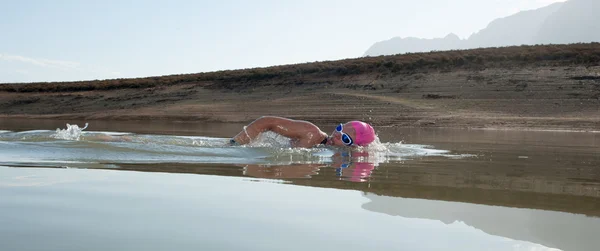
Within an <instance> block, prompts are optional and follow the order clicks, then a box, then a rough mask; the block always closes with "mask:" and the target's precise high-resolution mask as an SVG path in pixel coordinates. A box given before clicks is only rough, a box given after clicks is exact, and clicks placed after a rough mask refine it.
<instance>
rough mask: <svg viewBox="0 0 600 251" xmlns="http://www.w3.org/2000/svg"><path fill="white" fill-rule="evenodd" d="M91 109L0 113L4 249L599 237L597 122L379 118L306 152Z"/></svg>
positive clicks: (444, 245) (575, 246)
mask: <svg viewBox="0 0 600 251" xmlns="http://www.w3.org/2000/svg"><path fill="white" fill-rule="evenodd" d="M88 122H89V126H88V128H86V129H85V130H83V131H81V130H78V129H77V128H75V127H71V128H70V130H66V129H67V126H66V123H71V124H77V125H79V126H80V127H83V126H84V124H85V123H84V122H83V121H58V120H14V119H13V120H2V121H0V250H241V249H243V250H306V249H315V250H365V249H375V250H598V249H599V247H600V240H599V238H597V233H598V232H600V218H599V217H600V134H598V133H582V132H523V131H486V130H458V129H452V130H450V129H407V128H401V129H400V128H377V130H378V132H379V137H380V141H381V143H379V144H377V145H376V146H375V147H371V148H368V149H360V150H349V149H343V148H325V147H323V148H315V149H292V148H289V147H288V146H287V145H286V141H285V139H284V138H281V137H277V136H276V135H269V134H267V135H265V136H264V137H262V138H261V139H259V140H258V142H256V143H255V144H253V145H252V146H251V147H230V146H227V145H226V144H225V142H226V139H227V137H229V136H231V135H233V134H235V133H237V132H238V131H239V130H240V129H241V126H242V125H237V124H209V123H203V124H201V123H168V122H155V123H148V122H109V121H88ZM330 127H331V126H328V125H324V126H323V127H322V128H323V129H325V130H333V127H331V128H330ZM57 128H60V129H59V130H56V129H57Z"/></svg>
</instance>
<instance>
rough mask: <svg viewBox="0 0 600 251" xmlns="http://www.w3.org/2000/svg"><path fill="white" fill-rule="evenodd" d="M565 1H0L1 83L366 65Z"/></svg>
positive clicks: (463, 35)
mask: <svg viewBox="0 0 600 251" xmlns="http://www.w3.org/2000/svg"><path fill="white" fill-rule="evenodd" d="M563 1H564V0H454V1H448V0H371V1H366V0H339V1H338V0H302V1H291V0H289V1H285V0H256V1H250V0H248V1H242V0H240V1H233V0H221V1H200V0H181V1H176V0H172V1H151V0H139V1H137V0H115V1H112V0H103V1H84V0H73V1H67V0H55V1H48V0H43V1H27V0H21V1H16V0H0V82H29V81H68V80H88V79H106V78H126V77H144V76H157V75H167V74H179V73H196V72H206V71H215V70H221V69H239V68H250V67H259V66H271V65H281V64H289V63H302V62H314V61H324V60H336V59H344V58H355V57H360V56H361V55H363V53H364V52H365V51H366V50H367V49H368V48H369V47H370V46H371V45H372V44H373V43H375V42H378V41H382V40H387V39H390V38H392V37H397V36H400V37H408V36H411V37H420V38H434V37H443V36H445V35H447V34H448V33H451V32H453V33H455V34H457V35H458V36H459V37H461V38H467V37H468V36H469V35H471V34H472V33H474V32H477V31H479V30H481V29H483V28H485V26H486V25H487V24H488V23H489V22H490V21H492V20H493V19H496V18H500V17H505V16H508V15H511V14H514V13H516V12H518V11H521V10H530V9H536V8H539V7H543V6H546V5H549V4H551V3H554V2H563Z"/></svg>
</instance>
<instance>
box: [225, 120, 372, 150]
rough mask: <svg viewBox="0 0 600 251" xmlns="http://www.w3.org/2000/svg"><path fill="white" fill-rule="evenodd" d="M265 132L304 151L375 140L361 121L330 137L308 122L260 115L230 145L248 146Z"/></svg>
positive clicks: (345, 126) (344, 125)
mask: <svg viewBox="0 0 600 251" xmlns="http://www.w3.org/2000/svg"><path fill="white" fill-rule="evenodd" d="M266 131H272V132H275V133H277V134H280V135H282V136H285V137H288V138H290V139H291V144H292V146H293V147H304V148H309V147H313V146H317V145H329V146H367V145H369V144H370V143H372V142H373V141H374V140H375V137H376V135H375V130H374V129H373V127H372V126H371V125H369V124H367V123H365V122H362V121H350V122H348V123H345V124H339V125H337V126H336V128H335V130H334V131H333V132H332V133H331V135H327V134H326V133H324V132H323V131H321V129H319V127H317V126H316V125H314V124H313V123H310V122H308V121H304V120H292V119H287V118H282V117H273V116H263V117H260V118H258V119H256V120H254V121H253V122H252V123H250V124H249V125H248V126H246V127H244V130H242V131H241V132H240V133H238V134H237V135H236V136H235V137H233V138H232V139H231V140H230V144H232V145H245V144H248V143H250V142H251V141H252V139H255V138H256V137H258V135H259V134H260V133H262V132H266Z"/></svg>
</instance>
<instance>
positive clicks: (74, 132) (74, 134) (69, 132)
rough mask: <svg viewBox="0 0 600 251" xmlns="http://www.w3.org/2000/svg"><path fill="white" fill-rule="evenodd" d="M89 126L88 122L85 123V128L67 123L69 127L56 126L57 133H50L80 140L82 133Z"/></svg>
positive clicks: (54, 136) (56, 136)
mask: <svg viewBox="0 0 600 251" xmlns="http://www.w3.org/2000/svg"><path fill="white" fill-rule="evenodd" d="M87 127H88V123H85V126H84V127H83V128H79V126H78V125H71V124H67V129H60V128H56V133H54V134H52V135H50V137H52V138H55V139H64V140H79V139H80V138H81V133H82V132H83V130H85V129H86V128H87Z"/></svg>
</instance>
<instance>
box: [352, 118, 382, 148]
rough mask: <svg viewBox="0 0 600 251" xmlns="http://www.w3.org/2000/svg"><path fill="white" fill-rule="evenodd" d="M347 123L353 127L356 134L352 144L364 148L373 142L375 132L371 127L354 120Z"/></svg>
mask: <svg viewBox="0 0 600 251" xmlns="http://www.w3.org/2000/svg"><path fill="white" fill-rule="evenodd" d="M349 123H350V124H351V125H352V127H354V131H355V132H356V136H355V137H354V139H353V140H354V144H356V145H359V146H366V145H368V144H371V142H373V141H374V140H375V137H376V136H375V130H374V129H373V127H372V126H371V125H369V124H367V123H365V122H362V121H356V120H355V121H350V122H349Z"/></svg>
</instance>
